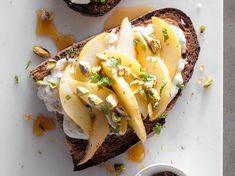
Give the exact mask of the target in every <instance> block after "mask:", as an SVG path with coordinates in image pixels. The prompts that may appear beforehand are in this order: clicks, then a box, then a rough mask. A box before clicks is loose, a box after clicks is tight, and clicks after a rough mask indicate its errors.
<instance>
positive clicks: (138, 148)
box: [127, 143, 145, 162]
mask: <svg viewBox="0 0 235 176" xmlns="http://www.w3.org/2000/svg"><path fill="white" fill-rule="evenodd" d="M127 153H128V159H129V160H130V161H133V162H141V161H142V160H143V159H144V156H145V149H144V145H143V144H142V143H138V144H135V145H134V146H132V147H131V148H130V149H129V150H128V151H127Z"/></svg>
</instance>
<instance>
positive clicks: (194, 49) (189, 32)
mask: <svg viewBox="0 0 235 176" xmlns="http://www.w3.org/2000/svg"><path fill="white" fill-rule="evenodd" d="M152 16H157V17H159V18H162V19H165V20H166V21H167V22H168V23H170V24H174V25H176V26H178V27H180V28H181V29H182V30H183V32H184V34H185V36H186V40H187V51H186V54H184V55H183V57H184V58H187V62H188V63H187V64H186V66H185V68H184V70H183V71H182V76H183V80H184V84H186V83H187V82H188V81H189V79H190V78H191V76H192V74H193V69H194V66H195V64H196V61H197V59H198V55H199V52H200V46H199V42H198V39H197V34H196V32H195V30H194V27H193V24H192V21H191V20H190V18H189V17H188V16H187V15H186V14H185V13H183V12H182V11H180V10H178V9H173V8H165V9H160V10H155V11H152V12H150V13H147V14H146V15H144V16H141V17H139V18H137V19H134V20H133V21H132V22H131V23H132V25H135V26H137V25H145V24H147V23H149V21H150V19H151V17H152ZM90 39H91V38H89V39H86V40H83V41H81V42H78V43H76V44H74V45H73V46H72V47H69V48H67V49H65V50H63V51H61V52H59V53H58V55H57V56H55V57H53V59H56V60H58V59H60V58H63V57H66V56H67V55H68V56H70V57H77V56H78V55H79V52H80V50H81V49H82V47H83V46H84V45H85V44H86V43H87V42H88V41H89V40H90ZM71 51H75V52H71ZM48 74H50V72H49V71H48V70H47V61H45V62H43V63H42V64H40V65H39V66H38V67H36V68H35V69H34V70H32V72H31V75H32V77H33V78H34V80H41V79H43V78H44V77H45V76H47V75H48ZM180 94H181V91H179V92H178V94H177V95H176V97H175V98H174V99H173V100H172V101H171V102H170V103H169V105H168V107H167V109H166V111H165V113H167V112H168V111H169V110H171V109H172V107H173V106H174V105H175V103H176V100H177V99H178V97H179V96H180ZM57 118H58V121H59V123H60V124H61V125H62V122H63V116H62V115H59V114H57ZM156 122H157V120H155V121H149V120H148V119H146V120H144V124H145V128H146V131H147V134H150V133H151V132H152V129H153V127H154V126H155V124H156ZM158 122H159V123H161V124H162V125H163V124H164V123H165V122H164V121H158ZM138 141H139V139H138V137H137V136H136V135H135V133H134V132H133V131H128V132H127V133H126V134H125V135H124V136H121V137H120V136H115V135H111V136H107V138H106V140H105V142H104V143H103V144H102V146H101V147H100V148H99V149H98V150H97V151H96V153H95V155H94V156H93V158H92V159H90V160H89V161H88V162H86V163H84V164H82V165H77V164H78V163H79V161H80V160H81V158H82V157H83V156H84V154H85V151H86V145H87V141H86V140H79V139H72V138H70V137H68V136H66V142H67V144H68V145H69V147H70V151H71V155H72V158H73V163H74V170H75V171H79V170H82V169H85V168H88V167H90V166H94V165H97V164H100V163H102V162H104V161H107V160H108V159H110V158H113V157H115V156H117V155H119V154H121V153H123V152H125V151H126V150H127V149H128V148H129V147H131V146H132V145H134V144H135V143H137V142H138Z"/></svg>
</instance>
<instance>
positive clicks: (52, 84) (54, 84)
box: [49, 82, 58, 89]
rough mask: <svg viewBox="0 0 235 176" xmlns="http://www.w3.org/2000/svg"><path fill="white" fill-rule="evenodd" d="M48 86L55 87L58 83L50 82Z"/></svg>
mask: <svg viewBox="0 0 235 176" xmlns="http://www.w3.org/2000/svg"><path fill="white" fill-rule="evenodd" d="M49 86H50V88H52V89H55V88H56V87H57V86H58V84H56V83H53V82H50V83H49Z"/></svg>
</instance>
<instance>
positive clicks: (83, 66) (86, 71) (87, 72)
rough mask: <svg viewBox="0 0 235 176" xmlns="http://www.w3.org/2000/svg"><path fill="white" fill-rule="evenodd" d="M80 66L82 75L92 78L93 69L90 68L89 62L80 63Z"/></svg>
mask: <svg viewBox="0 0 235 176" xmlns="http://www.w3.org/2000/svg"><path fill="white" fill-rule="evenodd" d="M78 64H79V68H80V71H81V73H82V74H83V75H84V76H86V77H88V76H90V72H91V67H90V64H89V62H86V61H78Z"/></svg>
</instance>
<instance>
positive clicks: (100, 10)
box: [64, 0, 121, 16]
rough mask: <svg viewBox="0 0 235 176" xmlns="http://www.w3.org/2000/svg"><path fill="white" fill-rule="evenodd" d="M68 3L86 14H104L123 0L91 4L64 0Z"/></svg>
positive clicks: (72, 7)
mask: <svg viewBox="0 0 235 176" xmlns="http://www.w3.org/2000/svg"><path fill="white" fill-rule="evenodd" d="M64 1H65V2H66V3H67V5H68V6H69V7H70V8H71V9H73V10H75V11H77V12H79V13H81V14H82V15H85V16H103V15H104V14H106V13H107V12H108V11H110V10H111V9H112V8H114V7H115V6H116V5H117V4H118V3H119V2H120V1H121V0H107V1H106V2H105V3H98V2H90V3H89V4H75V3H72V2H71V0H64Z"/></svg>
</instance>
